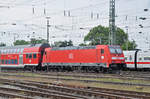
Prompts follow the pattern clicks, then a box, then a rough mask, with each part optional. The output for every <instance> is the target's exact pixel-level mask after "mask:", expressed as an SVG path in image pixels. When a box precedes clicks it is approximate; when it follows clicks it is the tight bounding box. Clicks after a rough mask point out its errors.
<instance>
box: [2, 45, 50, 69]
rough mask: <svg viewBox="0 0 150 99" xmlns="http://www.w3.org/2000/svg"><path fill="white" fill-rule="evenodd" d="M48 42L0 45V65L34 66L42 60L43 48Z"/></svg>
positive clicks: (9, 66)
mask: <svg viewBox="0 0 150 99" xmlns="http://www.w3.org/2000/svg"><path fill="white" fill-rule="evenodd" d="M47 47H49V45H48V44H35V45H21V46H9V47H0V67H2V68H24V67H29V68H34V67H38V66H39V65H40V64H41V62H42V59H43V58H42V56H43V53H44V49H45V48H47Z"/></svg>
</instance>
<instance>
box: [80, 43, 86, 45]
mask: <svg viewBox="0 0 150 99" xmlns="http://www.w3.org/2000/svg"><path fill="white" fill-rule="evenodd" d="M79 46H87V44H85V43H81V44H79Z"/></svg>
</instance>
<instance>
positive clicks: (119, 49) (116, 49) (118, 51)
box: [109, 46, 122, 54]
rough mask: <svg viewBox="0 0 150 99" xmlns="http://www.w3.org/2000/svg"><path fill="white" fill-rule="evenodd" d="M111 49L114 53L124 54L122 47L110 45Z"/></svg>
mask: <svg viewBox="0 0 150 99" xmlns="http://www.w3.org/2000/svg"><path fill="white" fill-rule="evenodd" d="M109 49H110V53H112V54H122V49H121V48H120V47H115V46H110V47H109Z"/></svg>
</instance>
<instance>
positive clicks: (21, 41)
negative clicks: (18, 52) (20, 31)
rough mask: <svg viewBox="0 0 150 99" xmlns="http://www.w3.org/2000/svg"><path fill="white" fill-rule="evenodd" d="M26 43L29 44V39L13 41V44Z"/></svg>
mask: <svg viewBox="0 0 150 99" xmlns="http://www.w3.org/2000/svg"><path fill="white" fill-rule="evenodd" d="M27 44H30V42H29V41H25V40H16V41H15V42H14V45H27Z"/></svg>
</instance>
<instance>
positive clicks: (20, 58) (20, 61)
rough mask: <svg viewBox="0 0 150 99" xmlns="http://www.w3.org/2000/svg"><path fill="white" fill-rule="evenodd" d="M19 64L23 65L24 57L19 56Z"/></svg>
mask: <svg viewBox="0 0 150 99" xmlns="http://www.w3.org/2000/svg"><path fill="white" fill-rule="evenodd" d="M19 64H23V55H22V54H21V55H19Z"/></svg>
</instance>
